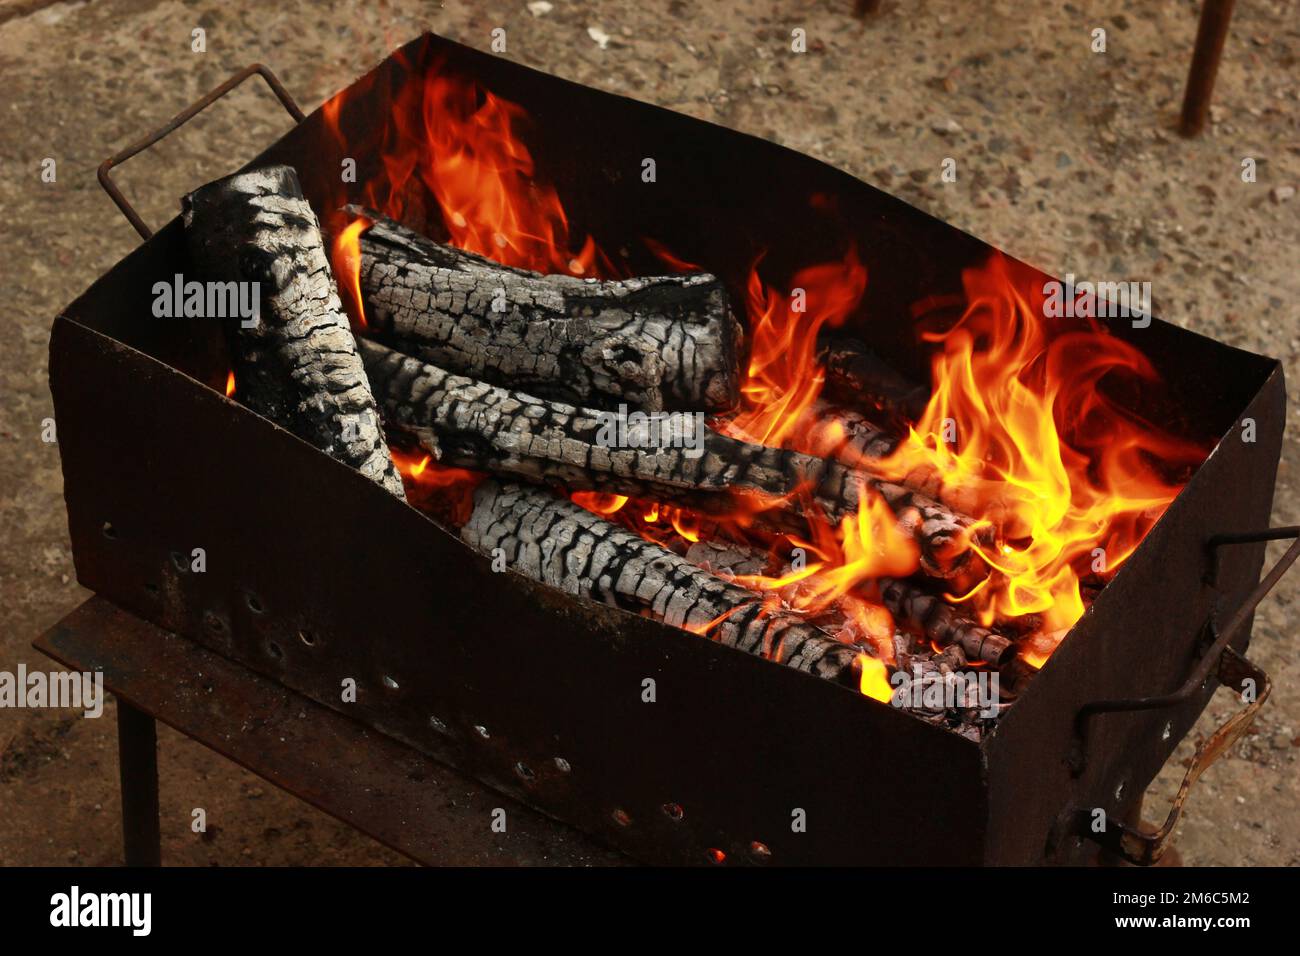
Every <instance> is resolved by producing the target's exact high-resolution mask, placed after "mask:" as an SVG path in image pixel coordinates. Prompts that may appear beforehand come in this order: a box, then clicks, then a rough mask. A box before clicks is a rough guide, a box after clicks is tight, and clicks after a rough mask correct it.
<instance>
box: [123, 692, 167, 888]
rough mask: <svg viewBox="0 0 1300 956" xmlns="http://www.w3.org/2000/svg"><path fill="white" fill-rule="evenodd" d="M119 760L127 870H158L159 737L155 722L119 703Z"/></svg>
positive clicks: (125, 703) (159, 838)
mask: <svg viewBox="0 0 1300 956" xmlns="http://www.w3.org/2000/svg"><path fill="white" fill-rule="evenodd" d="M117 756H118V767H119V770H120V772H121V781H122V850H123V855H124V857H125V859H126V865H127V866H158V865H160V864H161V862H162V836H161V834H160V833H159V829H158V734H157V728H156V726H155V724H154V719H153V718H152V717H150V716H149V715H148V714H146V713H145V712H144V711H141V710H136V709H135V708H134V707H132V706H131V705H130V704H128V703H127V702H126V701H124V700H122V699H121V698H118V701H117Z"/></svg>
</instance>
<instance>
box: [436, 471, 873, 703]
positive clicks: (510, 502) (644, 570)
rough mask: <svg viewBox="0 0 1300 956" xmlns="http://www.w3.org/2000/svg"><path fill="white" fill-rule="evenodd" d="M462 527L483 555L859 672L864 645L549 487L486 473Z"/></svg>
mask: <svg viewBox="0 0 1300 956" xmlns="http://www.w3.org/2000/svg"><path fill="white" fill-rule="evenodd" d="M460 535H461V539H462V540H463V541H464V542H465V543H466V544H468V545H469V546H470V547H472V548H474V549H475V550H476V551H479V552H481V553H483V554H486V555H491V554H492V553H493V550H494V549H496V548H501V549H502V551H503V552H504V555H505V559H506V563H507V566H508V567H509V568H511V569H512V570H515V571H517V572H519V573H520V574H523V575H525V576H527V577H529V578H532V579H533V580H535V581H540V582H541V583H543V584H546V585H549V586H551V587H554V588H558V589H560V590H562V591H565V592H567V593H569V594H572V595H574V596H576V597H580V598H586V599H588V600H592V601H598V602H600V603H603V604H608V605H612V606H614V607H619V608H623V609H624V610H628V611H633V612H635V613H638V614H643V615H646V616H648V617H652V618H654V619H655V620H659V621H663V622H664V623H666V624H670V625H673V626H674V627H680V628H683V629H686V630H693V631H695V632H696V633H700V632H703V631H705V630H706V628H707V634H706V636H707V637H709V638H710V639H711V640H715V641H718V642H720V643H722V644H725V645H727V646H728V647H735V648H738V649H740V650H743V651H747V652H749V653H751V654H756V655H759V656H762V657H765V658H768V659H770V660H775V661H778V662H780V663H782V664H785V665H786V666H788V667H794V668H796V669H798V670H801V671H805V672H807V673H809V674H815V675H817V676H818V677H824V678H826V679H828V680H833V681H837V682H839V683H842V684H846V685H849V686H856V684H857V681H858V680H859V676H860V675H859V673H858V667H857V664H856V661H857V657H858V655H859V654H860V653H862V652H861V651H860V650H859V649H856V648H853V647H849V646H848V645H845V644H841V643H839V642H838V641H835V640H833V639H832V638H831V637H829V636H828V635H826V634H824V633H822V632H821V631H820V630H818V629H817V628H816V627H814V626H813V625H811V624H809V623H808V622H807V621H805V620H804V619H803V618H801V617H799V616H798V615H797V614H793V613H791V612H789V611H783V610H779V609H777V610H768V609H765V608H764V604H763V597H762V596H761V595H759V594H755V593H754V592H753V591H748V590H746V589H745V588H742V587H739V586H737V585H735V584H731V583H729V582H727V581H723V580H721V579H720V578H716V577H714V576H713V575H711V574H708V573H706V572H705V571H702V570H700V569H699V568H697V567H695V566H694V565H692V564H691V563H690V562H688V561H686V560H685V559H683V558H681V557H679V556H677V555H676V554H673V553H672V552H671V551H669V550H667V549H666V548H663V547H660V546H659V545H657V544H655V543H653V542H651V541H647V540H645V539H644V538H642V537H640V536H639V535H637V534H634V533H633V532H631V531H628V530H626V529H624V528H620V527H619V526H617V525H615V524H611V523H610V522H609V521H606V520H605V519H604V518H602V517H600V516H599V515H596V514H593V513H592V512H590V511H587V510H586V509H585V508H582V507H580V506H579V505H576V504H574V503H573V502H571V501H569V500H567V499H565V498H560V497H557V496H556V495H554V494H552V493H551V492H549V491H547V490H546V489H544V488H538V487H535V486H531V485H520V484H514V483H504V482H497V481H493V480H488V481H485V482H483V484H481V485H480V486H479V487H478V489H477V490H476V491H475V493H474V511H473V513H472V514H471V516H470V519H469V521H468V522H467V523H466V524H465V526H464V527H463V528H462V529H461V532H460ZM710 625H712V626H711V627H710Z"/></svg>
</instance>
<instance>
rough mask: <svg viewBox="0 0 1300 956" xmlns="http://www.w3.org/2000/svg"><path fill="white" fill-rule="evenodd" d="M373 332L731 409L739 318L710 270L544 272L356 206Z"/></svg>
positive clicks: (474, 365)
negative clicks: (591, 275) (594, 274)
mask: <svg viewBox="0 0 1300 956" xmlns="http://www.w3.org/2000/svg"><path fill="white" fill-rule="evenodd" d="M348 211H349V212H352V213H354V214H359V215H363V216H365V218H367V219H370V220H372V221H373V222H374V225H373V226H371V228H370V229H368V230H367V231H366V232H364V233H363V234H362V236H361V240H360V242H361V291H362V298H363V300H364V305H365V310H366V319H367V323H368V328H369V334H370V335H373V336H374V337H375V338H377V339H379V340H380V341H382V342H385V343H386V344H389V345H391V346H393V347H394V348H396V349H398V350H399V351H401V352H405V353H406V354H408V355H414V356H417V357H419V358H421V359H423V360H425V361H427V362H430V363H432V364H434V365H438V366H440V367H441V368H445V369H447V370H448V371H452V372H456V373H458V374H464V375H470V376H473V377H474V378H477V379H481V380H482V381H486V382H491V383H492V384H495V385H501V386H505V387H508V388H517V389H520V390H522V391H525V392H528V393H529V394H531V395H537V396H539V397H542V398H549V399H555V400H558V401H564V402H572V403H574V404H578V405H585V406H590V407H595V408H617V407H618V405H619V404H621V403H622V404H626V405H628V406H630V407H632V408H639V409H642V410H644V411H660V410H663V409H682V410H700V411H708V412H713V411H724V410H726V409H729V408H732V407H734V406H735V404H736V402H737V400H738V399H739V396H740V391H739V389H740V362H739V352H740V335H741V330H740V325H739V323H738V322H737V321H736V320H735V318H734V317H733V316H732V314H731V310H730V308H729V306H728V303H727V293H726V289H725V288H724V287H723V285H722V283H721V282H720V281H719V280H718V279H716V278H715V277H713V276H711V275H707V274H703V273H695V274H691V275H675V276H655V277H647V278H637V279H620V280H617V281H598V280H596V279H581V278H577V277H575V276H563V275H541V274H540V273H536V272H528V271H526V270H523V269H513V268H510V267H508V266H503V265H500V264H498V263H496V262H493V261H491V260H490V259H485V258H483V257H481V256H477V255H474V254H473V253H469V252H463V251H462V250H460V249H455V248H453V247H451V246H445V245H441V244H439V243H436V242H434V241H432V240H431V239H427V238H425V237H424V236H421V235H419V234H418V233H415V232H412V231H410V230H408V229H405V228H403V227H402V226H400V225H398V224H397V223H394V222H392V221H391V220H388V219H384V218H382V217H379V216H377V215H374V214H371V213H369V212H367V211H365V210H358V209H356V207H348Z"/></svg>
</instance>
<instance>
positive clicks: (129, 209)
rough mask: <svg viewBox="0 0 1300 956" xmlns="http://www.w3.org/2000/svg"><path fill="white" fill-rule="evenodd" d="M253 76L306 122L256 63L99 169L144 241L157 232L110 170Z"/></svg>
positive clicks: (110, 194)
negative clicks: (141, 216)
mask: <svg viewBox="0 0 1300 956" xmlns="http://www.w3.org/2000/svg"><path fill="white" fill-rule="evenodd" d="M253 74H257V75H258V76H260V77H261V78H262V79H264V80H266V84H267V86H269V87H270V88H271V92H272V93H274V94H275V97H276V99H278V100H279V101H280V103H281V105H282V106H284V108H285V110H286V111H287V112H288V114H289V115H290V116H291V117H292V118H293V121H294V122H295V123H301V122H302V121H303V119H304V118H305V114H304V113H303V111H302V110H301V109H300V108H299V106H298V104H297V103H296V102H295V101H294V98H293V97H292V96H290V95H289V91H288V90H286V89H285V88H284V86H283V84H281V83H280V81H279V79H278V78H277V77H276V75H275V74H274V73H272V72H271V71H270V70H268V69H267V68H266V67H265V66H263V65H262V64H260V63H254V64H252V65H251V66H247V67H245V68H244V69H242V70H240V71H239V72H238V73H236V74H235V75H234V76H232V77H231V78H230V79H228V80H226V82H224V83H222V84H221V85H220V86H218V87H217V88H216V89H214V90H212V91H211V92H210V93H208V94H207V95H206V96H203V97H201V98H200V99H198V100H196V101H195V102H193V103H192V104H190V105H189V106H188V107H186V108H185V109H183V110H181V112H179V113H177V114H176V115H175V116H173V117H172V118H171V119H170V120H168V121H167V122H166V123H164V124H163V125H162V126H160V127H159V128H158V129H156V130H154V131H153V132H152V133H150V134H149V135H148V136H145V137H144V138H142V139H140V140H139V141H138V142H135V143H132V144H131V145H130V146H128V147H126V149H123V150H120V151H119V152H117V153H114V154H113V155H112V156H110V157H109V158H108V159H106V160H104V161H103V162H102V163H100V164H99V169H98V171H97V173H96V175H97V176H98V178H99V184H100V185H101V186H103V187H104V192H106V193H108V197H109V198H110V199H112V200H113V202H114V203H115V204H116V205H117V208H118V209H120V210H122V215H124V216H125V217H126V219H127V221H128V222H129V223H131V225H132V226H133V227H134V228H135V231H136V232H138V233H139V234H140V238H141V239H148V238H149V237H150V236H152V235H153V230H152V229H150V228H149V226H148V225H147V224H146V223H145V221H144V220H143V219H141V218H140V214H139V213H138V212H136V211H135V207H134V206H132V205H131V203H130V201H129V200H128V199H127V198H126V195H125V194H124V193H123V192H122V190H121V189H120V188H118V185H117V183H116V182H114V181H113V177H112V176H110V175H109V171H110V170H112V168H113V167H114V166H119V165H121V164H122V163H124V162H126V161H127V160H128V159H130V158H131V157H132V156H134V155H136V154H137V153H141V152H144V150H146V149H148V148H149V147H150V146H152V145H153V144H154V143H156V142H158V141H159V140H160V139H162V138H163V137H164V136H166V135H167V134H168V133H170V132H172V131H173V130H175V129H177V128H179V127H181V126H183V125H185V124H186V123H188V122H189V121H190V120H192V119H193V118H194V117H195V116H197V115H198V114H199V113H202V112H203V111H204V110H205V109H207V108H208V107H209V106H211V105H212V104H213V103H215V102H216V101H217V100H219V99H221V97H223V96H225V95H226V94H227V93H229V92H230V91H231V90H233V89H234V88H235V87H237V86H238V85H239V84H240V83H243V82H244V80H246V79H248V78H249V77H250V76H252V75H253Z"/></svg>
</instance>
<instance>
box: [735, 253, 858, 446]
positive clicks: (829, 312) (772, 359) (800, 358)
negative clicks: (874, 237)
mask: <svg viewBox="0 0 1300 956" xmlns="http://www.w3.org/2000/svg"><path fill="white" fill-rule="evenodd" d="M758 265H759V264H758V263H755V264H754V267H753V269H751V270H750V274H749V285H748V305H749V334H750V337H751V340H752V345H751V346H750V358H749V367H748V368H747V369H746V371H745V381H744V383H743V384H742V385H741V396H742V402H743V409H742V411H741V412H740V414H739V415H737V416H736V417H735V419H734V421H733V425H734V427H735V428H737V429H738V430H740V431H741V432H743V433H745V434H746V435H748V436H749V439H750V440H751V441H755V442H758V443H760V444H763V445H782V444H785V443H786V442H787V441H789V440H790V439H791V438H792V437H794V434H795V430H796V426H797V425H798V424H799V421H800V419H801V417H802V416H803V415H804V414H805V412H807V410H808V408H809V406H811V405H812V403H813V402H814V401H815V400H816V399H817V396H818V395H819V394H820V393H821V389H822V382H823V380H824V376H823V373H822V368H821V364H820V363H819V362H818V360H817V334H818V333H819V332H820V331H821V330H822V328H823V327H825V326H829V327H831V328H835V327H836V326H839V325H841V324H843V322H844V320H845V319H847V318H848V317H849V315H850V314H851V313H852V312H853V310H854V309H856V308H857V306H858V303H859V302H860V301H861V300H862V294H863V292H865V291H866V288H867V270H866V268H865V267H864V266H863V265H862V264H861V263H860V262H859V261H858V254H857V250H856V249H854V248H852V247H850V248H849V250H848V252H847V253H845V255H844V259H843V261H842V262H828V263H823V264H821V265H816V266H810V267H809V268H806V269H802V270H800V271H799V272H797V273H795V275H794V277H793V278H792V279H791V280H790V287H791V291H790V293H789V294H786V293H783V292H778V291H776V290H775V289H773V288H771V287H770V286H767V285H765V284H764V283H763V280H762V279H761V278H760V276H759V272H758Z"/></svg>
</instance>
